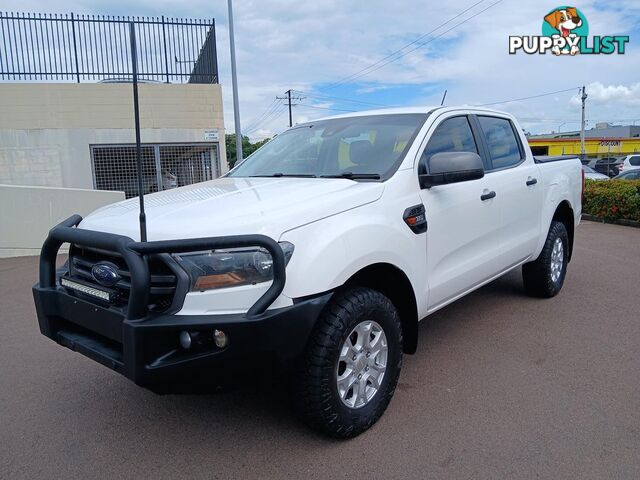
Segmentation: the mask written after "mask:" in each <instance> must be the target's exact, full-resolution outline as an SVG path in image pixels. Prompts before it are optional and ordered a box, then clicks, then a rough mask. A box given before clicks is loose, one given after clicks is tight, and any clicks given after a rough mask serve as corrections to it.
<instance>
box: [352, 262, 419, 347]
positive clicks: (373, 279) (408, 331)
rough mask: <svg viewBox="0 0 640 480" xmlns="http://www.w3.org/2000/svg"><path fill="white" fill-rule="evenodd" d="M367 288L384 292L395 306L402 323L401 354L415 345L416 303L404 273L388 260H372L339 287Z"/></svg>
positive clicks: (416, 331)
mask: <svg viewBox="0 0 640 480" xmlns="http://www.w3.org/2000/svg"><path fill="white" fill-rule="evenodd" d="M354 286H361V287H368V288H371V289H373V290H377V291H379V292H380V293H382V294H383V295H385V296H386V297H387V298H389V300H391V302H392V303H393V304H394V305H395V307H396V308H397V309H398V313H399V314H400V323H401V324H402V335H403V345H402V349H403V351H404V353H415V351H416V349H417V347H418V306H417V302H416V296H415V292H414V290H413V286H412V285H411V281H410V280H409V278H408V277H407V275H406V274H405V273H404V272H403V271H402V270H401V269H400V268H398V267H396V266H395V265H392V264H390V263H375V264H372V265H368V266H366V267H364V268H362V269H360V270H359V271H357V272H356V273H354V274H353V275H352V276H351V277H350V278H349V279H348V280H347V281H346V282H345V283H344V285H343V286H342V287H341V288H350V287H354Z"/></svg>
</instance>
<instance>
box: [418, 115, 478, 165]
mask: <svg viewBox="0 0 640 480" xmlns="http://www.w3.org/2000/svg"><path fill="white" fill-rule="evenodd" d="M441 152H474V153H478V146H477V145H476V141H475V138H474V137H473V132H472V131H471V125H469V120H468V119H467V117H465V116H462V117H453V118H448V119H447V120H445V121H444V122H442V123H441V124H440V125H438V127H437V128H436V129H435V131H434V132H433V134H432V135H431V139H430V140H429V143H428V144H427V146H426V147H425V149H424V152H422V159H421V163H422V164H423V165H427V164H428V162H429V159H430V158H431V156H432V155H434V154H436V153H441Z"/></svg>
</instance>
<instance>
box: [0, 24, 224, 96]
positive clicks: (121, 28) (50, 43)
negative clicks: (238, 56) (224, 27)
mask: <svg viewBox="0 0 640 480" xmlns="http://www.w3.org/2000/svg"><path fill="white" fill-rule="evenodd" d="M130 26H133V30H130ZM131 31H135V37H136V44H137V58H138V81H140V82H164V83H218V60H217V52H216V36H215V23H214V21H213V19H186V18H165V17H137V16H136V17H129V16H107V15H75V14H73V13H71V14H42V13H38V14H35V13H14V12H0V80H10V81H25V80H26V81H75V82H78V83H80V82H86V81H90V82H92V81H100V82H130V81H131V79H132V73H133V72H132V69H131V38H130V32H131Z"/></svg>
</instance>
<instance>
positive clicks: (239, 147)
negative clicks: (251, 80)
mask: <svg viewBox="0 0 640 480" xmlns="http://www.w3.org/2000/svg"><path fill="white" fill-rule="evenodd" d="M231 3H232V0H227V6H228V7H229V49H230V50H231V84H232V88H233V119H234V122H235V130H236V165H237V164H238V163H239V162H241V161H242V131H241V128H240V106H239V103H240V102H239V100H238V75H237V73H236V43H235V38H234V33H233V5H232V4H231Z"/></svg>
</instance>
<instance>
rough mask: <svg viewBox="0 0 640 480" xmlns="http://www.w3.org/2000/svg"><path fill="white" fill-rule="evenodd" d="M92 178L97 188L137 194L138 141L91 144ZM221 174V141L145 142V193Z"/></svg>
mask: <svg viewBox="0 0 640 480" xmlns="http://www.w3.org/2000/svg"><path fill="white" fill-rule="evenodd" d="M91 159H92V162H93V178H94V185H95V188H96V189H98V190H118V191H121V192H124V193H125V195H126V197H127V198H131V197H136V196H138V170H137V167H136V147H135V145H95V146H93V145H92V146H91ZM219 176H220V161H219V156H218V145H217V144H211V143H206V144H205V143H193V144H180V145H149V144H144V145H143V146H142V183H143V188H144V192H143V193H144V194H148V193H153V192H158V191H160V190H169V189H171V188H176V187H182V186H184V185H191V184H193V183H199V182H204V181H206V180H211V179H213V178H217V177H219Z"/></svg>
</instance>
